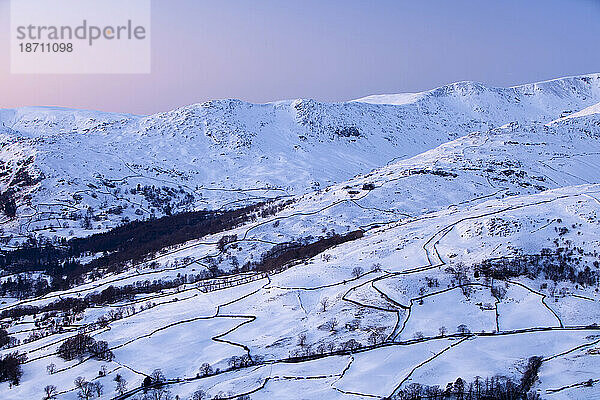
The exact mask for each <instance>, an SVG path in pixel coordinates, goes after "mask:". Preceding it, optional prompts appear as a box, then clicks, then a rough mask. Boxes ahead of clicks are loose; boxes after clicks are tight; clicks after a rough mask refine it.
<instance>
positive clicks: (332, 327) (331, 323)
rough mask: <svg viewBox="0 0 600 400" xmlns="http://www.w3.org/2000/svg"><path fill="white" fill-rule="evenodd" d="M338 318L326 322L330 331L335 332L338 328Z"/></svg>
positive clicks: (326, 326)
mask: <svg viewBox="0 0 600 400" xmlns="http://www.w3.org/2000/svg"><path fill="white" fill-rule="evenodd" d="M337 324H338V322H337V319H335V318H331V319H330V320H329V321H327V322H325V324H324V326H325V328H326V329H327V330H329V331H330V332H335V328H337Z"/></svg>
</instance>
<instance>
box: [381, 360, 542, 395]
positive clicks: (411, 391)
mask: <svg viewBox="0 0 600 400" xmlns="http://www.w3.org/2000/svg"><path fill="white" fill-rule="evenodd" d="M541 365H542V358H541V357H537V356H534V357H531V358H530V359H529V360H528V361H527V364H526V366H525V372H524V374H523V376H522V377H521V381H520V382H515V381H514V380H512V379H510V378H508V377H505V376H495V377H491V378H485V379H483V378H481V377H479V376H478V377H475V380H474V381H472V382H466V381H464V380H463V379H462V378H457V379H456V381H455V382H453V383H448V385H447V386H446V388H445V389H442V388H440V387H439V386H424V385H420V384H418V383H412V384H410V385H408V386H407V387H405V388H403V389H401V390H399V391H398V392H397V393H395V394H394V395H393V396H391V397H390V398H389V399H387V400H425V399H427V400H450V399H451V400H538V399H539V398H540V397H539V395H538V394H537V393H535V392H533V391H531V387H532V386H533V384H534V383H535V381H536V380H537V376H538V371H539V368H540V366H541Z"/></svg>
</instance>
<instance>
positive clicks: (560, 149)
mask: <svg viewBox="0 0 600 400" xmlns="http://www.w3.org/2000/svg"><path fill="white" fill-rule="evenodd" d="M0 121H2V124H3V125H2V129H3V131H2V139H1V142H2V148H1V149H0V160H1V162H2V163H1V164H0V183H1V185H2V186H1V188H2V193H3V194H5V197H3V201H4V202H5V203H4V216H3V217H2V219H1V220H0V222H1V223H2V228H3V232H4V236H5V237H6V238H8V237H9V236H11V235H12V236H11V238H10V240H8V239H7V240H5V248H6V249H8V248H9V247H10V246H13V245H16V244H17V243H18V242H19V241H20V240H22V239H23V238H24V237H25V236H26V235H32V234H37V235H39V236H49V237H52V236H54V235H57V236H64V237H72V236H82V237H83V236H87V235H89V234H91V233H96V232H101V231H106V230H107V229H108V228H111V227H114V226H116V225H119V224H121V223H122V222H123V221H127V220H133V219H145V218H146V217H148V216H149V215H151V214H154V215H156V216H160V215H163V214H165V213H176V212H177V211H182V210H187V209H196V210H197V209H204V208H207V209H223V210H225V209H234V208H237V207H238V206H241V205H243V204H254V203H258V202H259V201H261V200H264V199H268V198H271V199H274V198H279V197H280V199H277V200H274V201H273V202H270V203H267V204H266V205H264V206H260V207H259V208H258V209H252V210H251V211H249V214H250V217H248V218H246V219H244V220H242V221H241V222H239V223H235V224H230V225H228V226H226V227H224V228H222V229H217V230H212V231H210V232H209V233H206V234H203V235H198V236H197V237H193V238H191V239H190V238H187V239H186V240H185V241H179V242H168V243H171V244H170V245H169V246H167V245H166V243H167V242H166V241H165V244H161V247H163V248H161V249H160V250H159V251H155V252H152V253H151V254H147V255H146V257H144V258H142V259H139V258H135V259H134V258H129V259H126V261H127V262H123V263H120V264H119V265H118V268H114V265H109V266H106V265H105V266H103V265H102V264H101V263H100V264H96V265H99V267H98V268H95V269H94V270H92V271H87V270H85V269H84V268H82V271H83V272H81V273H80V275H78V276H77V277H78V279H77V280H75V284H73V285H71V286H70V287H60V288H59V289H56V290H53V291H43V290H41V291H40V290H38V291H40V293H38V295H37V296H31V295H23V293H25V292H26V290H25V289H23V287H25V286H27V284H26V283H27V282H34V283H35V285H34V288H37V289H39V287H40V286H41V287H42V288H43V287H44V285H43V284H42V283H40V282H41V281H44V280H52V279H58V278H57V277H56V273H54V275H52V274H51V273H49V272H48V273H45V272H44V271H35V272H18V271H15V270H11V269H10V267H9V268H8V270H7V271H3V272H4V273H3V276H1V277H0V279H1V282H3V283H6V282H8V283H6V284H5V285H4V286H1V285H0V288H5V287H6V288H8V289H11V288H12V289H11V290H8V289H3V290H5V293H4V295H5V297H4V298H0V299H1V300H2V304H0V313H2V314H1V315H2V316H3V317H5V318H4V319H3V320H0V323H2V324H4V325H5V327H6V329H7V332H8V334H9V335H10V337H11V339H10V340H9V343H8V344H7V345H6V346H5V347H4V348H0V354H2V355H4V356H6V355H8V354H10V353H11V352H14V351H19V352H20V353H21V354H26V355H27V360H21V362H22V371H23V375H22V377H21V379H20V384H19V385H18V386H12V387H9V385H8V383H0V397H1V398H3V399H4V398H6V399H23V398H36V397H40V398H41V397H42V395H43V390H44V388H45V387H46V388H47V387H48V386H54V387H55V388H54V393H55V394H56V395H57V398H61V399H62V398H64V399H67V400H71V399H76V398H78V397H81V396H84V397H85V396H89V397H88V398H106V399H110V398H114V399H126V398H131V399H146V398H153V399H166V398H169V397H168V396H171V397H172V398H174V397H175V396H179V398H180V399H193V400H198V399H206V398H208V399H215V398H219V399H244V400H247V399H248V398H251V399H253V400H261V399H265V400H266V399H315V400H323V399H327V400H329V399H377V398H379V399H387V398H394V399H420V398H436V399H453V400H454V399H458V398H461V396H462V398H463V399H465V398H468V396H471V398H472V399H476V398H482V397H476V396H479V395H476V393H478V392H477V391H480V392H483V391H486V392H487V395H490V396H492V395H494V396H498V397H487V398H488V399H489V398H515V399H516V398H522V396H527V395H528V396H530V397H528V398H531V399H534V398H539V397H536V396H541V398H543V399H560V400H562V399H588V398H595V397H598V395H599V394H600V384H599V383H598V379H599V377H598V375H597V371H598V370H600V358H599V356H598V354H600V328H599V327H598V324H599V323H600V306H599V303H600V294H599V290H600V255H599V253H598V250H597V249H598V247H599V246H600V219H599V218H600V74H594V75H587V76H581V77H573V78H563V79H557V80H553V81H548V82H541V83H536V84H529V85H523V86H517V87H513V88H487V87H485V86H483V85H481V84H476V83H472V82H460V83H456V84H452V85H447V86H444V87H441V88H438V89H434V90H431V91H428V92H423V93H416V94H401V95H378V96H370V97H367V98H364V99H359V100H356V101H352V102H347V103H334V104H326V103H318V102H315V101H309V100H296V101H284V102H277V103H269V104H260V105H258V104H248V103H244V102H240V101H234V100H222V101H213V102H208V103H204V104H200V105H194V106H189V107H185V108H182V109H178V110H174V111H171V112H167V113H162V114H157V115H152V116H145V117H140V116H132V115H123V114H119V115H117V114H103V113H96V112H88V111H74V110H63V109H48V108H27V109H19V110H3V111H0ZM138 185H139V186H138ZM153 186H154V187H153ZM7 193H8V195H6V194H7ZM9 201H13V202H14V204H12V205H14V207H12V208H11V204H9ZM6 205H8V208H7V206H6ZM7 210H8V213H7ZM88 210H89V211H88ZM10 214H14V215H10ZM165 221H168V220H165ZM153 223H154V222H153ZM165 223H166V222H165ZM215 225H216V223H215ZM148 229H150V228H148ZM163 235H165V236H163V237H167V235H168V233H167V234H164V233H163ZM169 238H170V237H169ZM130 239H131V240H133V239H135V238H130ZM161 243H162V242H161ZM172 243H175V244H172ZM123 248H126V247H123ZM123 248H118V247H117V248H114V249H110V250H106V249H104V250H98V251H97V252H96V253H94V252H88V253H86V254H85V255H84V256H82V257H80V261H81V262H82V263H85V262H88V261H90V260H96V261H98V260H100V261H102V260H105V261H106V263H109V260H110V258H107V257H110V256H111V255H114V254H115V253H117V254H118V253H119V252H123V251H125V250H123ZM27 250H28V248H25V251H27ZM69 256H70V257H71V255H69ZM75 256H77V255H75ZM75 256H73V257H75ZM40 259H41V257H40ZM69 261H72V260H71V259H69ZM40 262H43V261H40ZM109 267H111V268H109ZM60 273H62V270H61V271H60ZM19 277H20V279H21V280H18V279H19ZM23 281H24V282H25V283H23ZM11 285H12V286H11ZM124 293H125V294H127V295H125V294H124ZM82 335H86V336H85V337H84V336H82ZM90 338H91V339H93V342H94V344H93V345H92V344H90V343H91V342H92V341H91V340H90ZM82 341H88V342H86V343H87V344H81V343H83V342H82ZM75 342H77V343H78V345H77V346H74V345H73V343H75ZM99 343H103V344H102V345H100V344H99ZM67 345H70V346H73V347H72V348H68V346H67ZM103 346H105V347H103ZM75 353H77V354H76V355H74V354H75ZM71 355H74V356H73V357H71ZM157 369H160V371H161V373H160V374H159V373H158V372H155V371H156V370H157ZM161 374H162V375H161ZM0 376H1V374H0ZM117 376H118V377H117ZM78 377H81V379H78ZM459 378H460V379H459ZM122 382H126V384H125V383H122ZM97 384H99V385H97ZM99 387H100V389H98V388H99ZM435 387H437V389H436V388H435ZM48 390H51V388H50V389H48ZM506 391H511V393H512V396H514V397H506V396H508V395H507V394H506V393H505V392H506ZM411 396H412V397H411ZM419 396H421V397H419ZM425 396H429V397H425ZM433 396H437V397H433ZM502 396H504V397H502Z"/></svg>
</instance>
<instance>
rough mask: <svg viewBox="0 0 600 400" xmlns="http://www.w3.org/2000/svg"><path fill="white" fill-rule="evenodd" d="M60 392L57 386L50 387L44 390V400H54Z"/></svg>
mask: <svg viewBox="0 0 600 400" xmlns="http://www.w3.org/2000/svg"><path fill="white" fill-rule="evenodd" d="M57 395H58V392H57V391H56V386H54V385H48V386H46V387H45V388H44V398H43V400H54V399H56V396H57Z"/></svg>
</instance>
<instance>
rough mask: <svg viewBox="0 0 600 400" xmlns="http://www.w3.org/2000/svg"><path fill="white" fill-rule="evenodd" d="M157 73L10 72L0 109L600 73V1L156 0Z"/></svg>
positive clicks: (153, 105)
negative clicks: (73, 73) (35, 73)
mask: <svg viewBox="0 0 600 400" xmlns="http://www.w3.org/2000/svg"><path fill="white" fill-rule="evenodd" d="M152 4H153V8H152V13H153V20H152V54H153V57H152V73H151V74H147V75H37V76H36V75H16V74H14V75H11V74H10V72H9V71H10V65H9V54H8V35H9V32H8V29H7V28H5V27H8V26H9V13H8V11H9V8H8V5H9V1H8V0H0V27H2V29H0V53H1V54H3V56H2V57H1V58H0V108H9V107H19V106H25V105H57V106H65V107H73V108H86V109H98V110H106V111H119V112H131V113H138V114H148V113H153V112H159V111H166V110H169V109H172V108H175V107H178V106H182V105H186V104H190V103H196V102H202V101H206V100H209V99H213V98H227V97H233V98H241V99H243V100H248V101H253V102H267V101H274V100H279V99H287V98H298V97H309V98H316V99H318V100H326V101H342V100H347V99H353V98H358V97H362V96H365V95H369V94H376V93H394V92H405V91H420V90H426V89H430V88H433V87H435V86H439V85H442V84H445V83H449V82H453V81H458V80H476V81H481V82H484V83H487V84H491V85H498V86H507V85H511V84H518V83H523V82H529V81H537V80H544V79H550V78H554V77H560V76H565V75H576V74H583V73H591V72H600V52H599V51H598V42H597V40H598V37H600V1H598V0H564V1H563V0H561V1H559V0H531V1H527V2H523V1H517V0H507V1H502V2H499V1H498V2H488V1H486V2H482V1H479V0H471V1H468V0H456V1H452V2H448V1H445V0H436V1H434V0H430V1H422V2H408V1H406V2H405V1H397V0H374V1H361V0H343V1H342V0H328V1H316V0H306V1H302V2H291V1H279V0H277V1H276V0H254V1H245V0H244V1H242V0H219V1H204V0H154V1H153V3H152Z"/></svg>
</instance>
